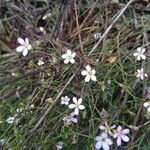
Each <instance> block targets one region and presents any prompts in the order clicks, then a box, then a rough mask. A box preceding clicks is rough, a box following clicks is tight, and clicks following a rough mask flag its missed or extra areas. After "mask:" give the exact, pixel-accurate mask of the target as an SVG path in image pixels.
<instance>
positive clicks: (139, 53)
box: [133, 47, 146, 60]
mask: <svg viewBox="0 0 150 150" xmlns="http://www.w3.org/2000/svg"><path fill="white" fill-rule="evenodd" d="M144 53H145V48H141V47H138V48H137V52H135V53H133V56H135V57H136V58H137V60H141V59H146V56H145V55H144Z"/></svg>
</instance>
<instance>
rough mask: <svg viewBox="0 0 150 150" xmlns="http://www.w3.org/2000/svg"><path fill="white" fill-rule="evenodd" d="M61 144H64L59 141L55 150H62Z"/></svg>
mask: <svg viewBox="0 0 150 150" xmlns="http://www.w3.org/2000/svg"><path fill="white" fill-rule="evenodd" d="M63 144H64V142H62V141H59V142H58V143H57V145H56V147H57V150H61V149H62V148H63Z"/></svg>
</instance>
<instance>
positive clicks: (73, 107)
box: [69, 97, 85, 115]
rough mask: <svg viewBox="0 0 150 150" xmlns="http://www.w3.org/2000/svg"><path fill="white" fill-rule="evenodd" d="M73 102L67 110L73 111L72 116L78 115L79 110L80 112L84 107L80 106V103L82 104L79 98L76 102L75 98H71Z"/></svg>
mask: <svg viewBox="0 0 150 150" xmlns="http://www.w3.org/2000/svg"><path fill="white" fill-rule="evenodd" d="M73 102H74V104H70V105H69V108H70V109H74V114H75V115H78V114H79V109H80V110H83V109H85V106H84V105H81V103H82V98H79V99H78V100H77V98H76V97H73Z"/></svg>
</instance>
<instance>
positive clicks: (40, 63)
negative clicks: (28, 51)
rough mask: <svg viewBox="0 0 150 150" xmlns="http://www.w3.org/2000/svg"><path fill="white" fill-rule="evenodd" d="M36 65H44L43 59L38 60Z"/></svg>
mask: <svg viewBox="0 0 150 150" xmlns="http://www.w3.org/2000/svg"><path fill="white" fill-rule="evenodd" d="M37 64H38V65H39V66H42V65H44V61H43V58H40V59H39V61H38V63H37Z"/></svg>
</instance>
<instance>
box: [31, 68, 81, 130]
mask: <svg viewBox="0 0 150 150" xmlns="http://www.w3.org/2000/svg"><path fill="white" fill-rule="evenodd" d="M79 70H80V67H78V69H77V70H76V72H75V73H74V74H73V75H72V76H71V77H70V79H69V80H68V82H67V83H66V85H65V86H64V87H63V89H62V90H61V91H60V92H59V94H58V95H57V97H56V98H55V100H54V102H53V103H52V104H51V105H50V106H49V107H48V109H47V110H46V112H45V113H44V114H43V116H42V117H41V118H40V120H39V121H38V123H37V124H36V125H35V127H34V128H33V129H32V130H31V131H30V132H34V131H35V130H36V129H37V128H38V127H39V125H40V124H41V123H42V122H43V120H44V119H45V117H46V116H47V115H48V113H49V112H50V111H51V109H52V108H53V106H54V105H55V104H56V103H57V101H58V99H59V98H60V96H61V95H62V94H63V92H64V90H65V89H66V88H67V86H68V85H69V84H70V83H71V82H72V80H73V79H74V77H75V76H76V74H77V73H78V71H79Z"/></svg>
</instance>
